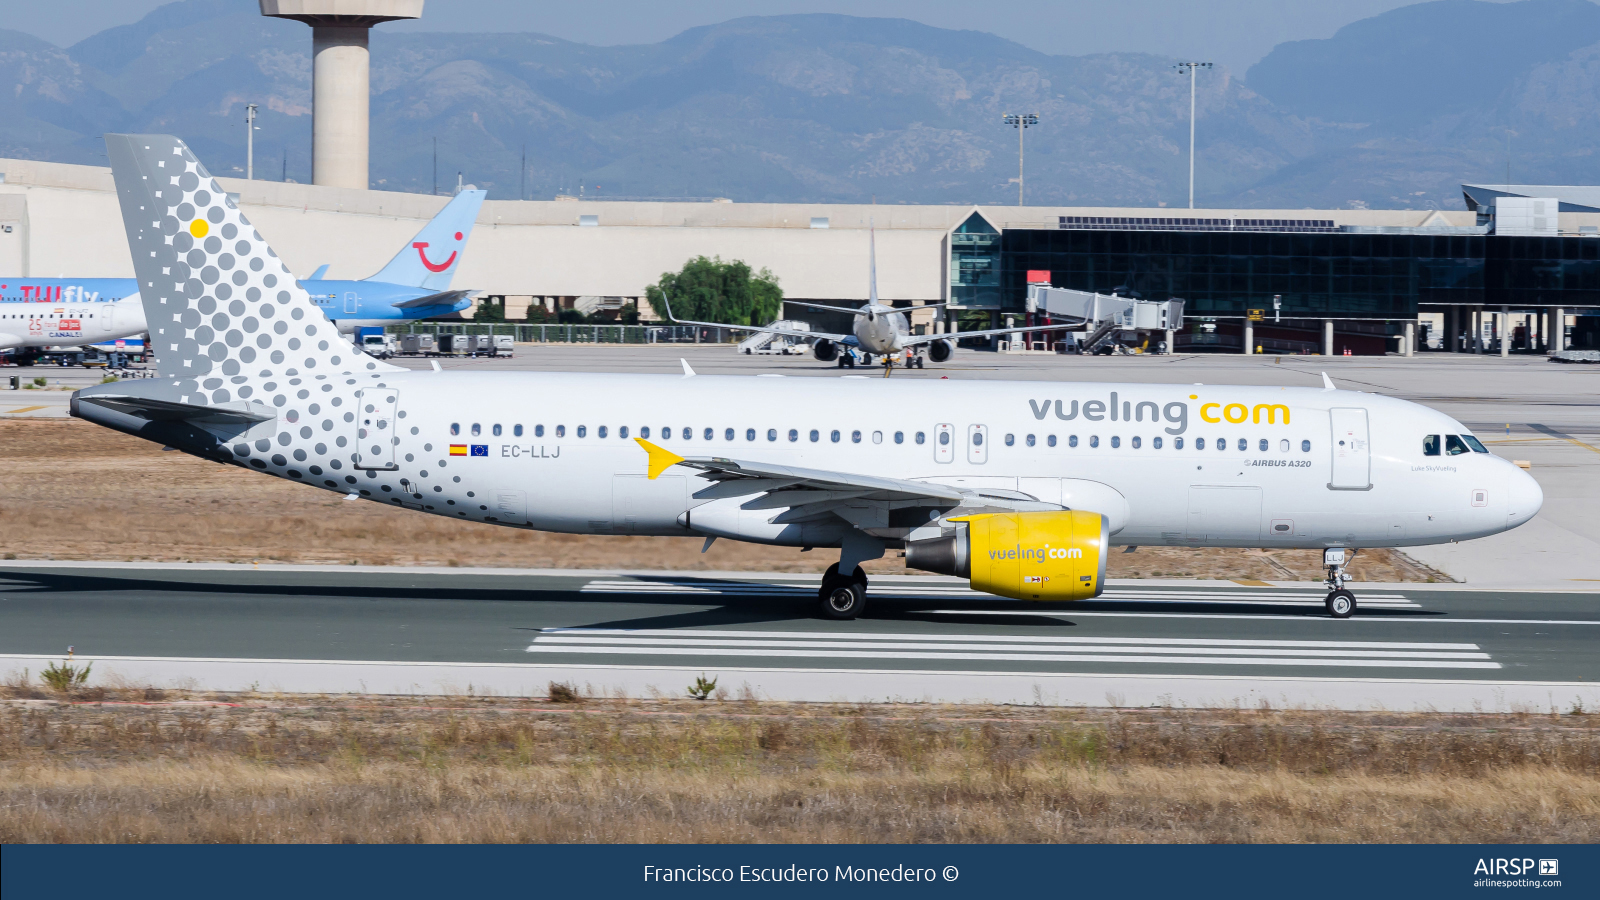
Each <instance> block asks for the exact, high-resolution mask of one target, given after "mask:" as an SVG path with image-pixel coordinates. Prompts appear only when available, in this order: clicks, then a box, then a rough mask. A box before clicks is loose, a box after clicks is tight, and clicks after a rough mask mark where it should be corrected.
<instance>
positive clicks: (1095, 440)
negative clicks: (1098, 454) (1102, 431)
mask: <svg viewBox="0 0 1600 900" xmlns="http://www.w3.org/2000/svg"><path fill="white" fill-rule="evenodd" d="M1089 446H1091V447H1098V446H1100V435H1098V434H1091V435H1089Z"/></svg>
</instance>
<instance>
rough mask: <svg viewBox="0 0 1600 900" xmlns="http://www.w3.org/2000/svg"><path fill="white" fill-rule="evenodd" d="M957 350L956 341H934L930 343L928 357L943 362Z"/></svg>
mask: <svg viewBox="0 0 1600 900" xmlns="http://www.w3.org/2000/svg"><path fill="white" fill-rule="evenodd" d="M955 352H956V345H955V342H954V341H934V342H933V343H931V344H929V345H928V358H929V359H931V360H933V361H934V362H936V363H942V362H944V361H945V360H947V359H949V358H950V357H951V356H952V355H954V354H955Z"/></svg>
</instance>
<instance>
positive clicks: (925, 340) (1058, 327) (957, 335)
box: [903, 322, 1083, 347]
mask: <svg viewBox="0 0 1600 900" xmlns="http://www.w3.org/2000/svg"><path fill="white" fill-rule="evenodd" d="M1081 327H1083V325H1082V323H1081V322H1080V323H1074V324H1060V323H1057V324H1055V325H1027V326H1018V327H1016V328H989V329H985V330H984V331H957V332H953V333H951V332H946V333H945V334H919V335H909V336H907V337H906V338H905V339H904V341H903V343H904V345H905V346H907V347H910V346H912V345H913V344H930V343H932V342H934V341H944V340H961V339H962V338H971V337H989V336H990V335H995V334H1021V333H1023V332H1025V331H1065V330H1067V329H1069V328H1081Z"/></svg>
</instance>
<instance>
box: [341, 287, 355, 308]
mask: <svg viewBox="0 0 1600 900" xmlns="http://www.w3.org/2000/svg"><path fill="white" fill-rule="evenodd" d="M344 311H345V312H346V313H354V312H355V311H356V294H355V291H349V292H347V293H346V294H345V295H344Z"/></svg>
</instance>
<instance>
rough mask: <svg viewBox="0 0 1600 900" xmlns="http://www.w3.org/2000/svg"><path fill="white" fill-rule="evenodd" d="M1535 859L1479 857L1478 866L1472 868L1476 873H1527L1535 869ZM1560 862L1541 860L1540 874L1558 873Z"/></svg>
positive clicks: (1473, 872)
mask: <svg viewBox="0 0 1600 900" xmlns="http://www.w3.org/2000/svg"><path fill="white" fill-rule="evenodd" d="M1533 863H1534V861H1533V860H1531V859H1504V858H1494V859H1479V860H1478V866H1477V868H1475V869H1473V870H1472V874H1474V875H1527V874H1528V873H1530V872H1532V871H1533ZM1559 869H1560V864H1559V863H1558V861H1556V860H1553V859H1541V860H1539V874H1540V875H1555V874H1558V870H1559Z"/></svg>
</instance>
